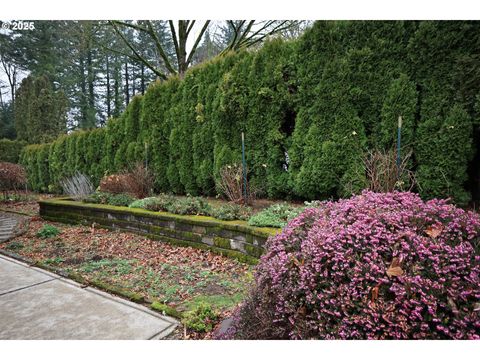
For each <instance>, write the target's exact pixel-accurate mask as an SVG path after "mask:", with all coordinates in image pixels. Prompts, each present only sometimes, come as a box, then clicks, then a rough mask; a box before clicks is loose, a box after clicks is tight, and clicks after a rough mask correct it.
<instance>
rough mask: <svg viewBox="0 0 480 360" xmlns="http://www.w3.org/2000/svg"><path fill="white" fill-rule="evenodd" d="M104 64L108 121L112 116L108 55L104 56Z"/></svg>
mask: <svg viewBox="0 0 480 360" xmlns="http://www.w3.org/2000/svg"><path fill="white" fill-rule="evenodd" d="M105 64H106V66H107V69H106V72H107V74H106V75H107V99H106V103H107V119H109V118H110V117H111V116H112V104H111V103H112V94H111V90H110V61H109V56H108V54H107V55H106V56H105Z"/></svg>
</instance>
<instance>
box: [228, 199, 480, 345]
mask: <svg viewBox="0 0 480 360" xmlns="http://www.w3.org/2000/svg"><path fill="white" fill-rule="evenodd" d="M479 243H480V217H479V216H478V214H475V213H473V212H466V211H464V210H462V209H459V208H456V207H455V206H453V205H449V204H447V202H446V201H444V200H431V201H428V202H424V201H422V200H421V199H420V198H419V196H418V195H416V194H413V193H402V192H393V193H387V194H380V193H373V192H368V191H364V192H363V193H362V194H361V195H359V196H355V197H353V198H351V199H347V200H340V201H338V202H325V203H323V204H322V205H321V207H319V208H314V209H307V210H305V211H304V212H303V213H302V214H301V215H300V216H298V217H297V218H295V219H294V220H292V221H291V222H290V223H289V224H288V225H287V227H286V228H285V229H284V230H283V232H282V233H281V234H279V235H277V236H276V237H272V238H271V239H270V240H269V241H268V243H267V251H266V253H265V255H264V256H263V257H262V259H261V261H260V263H259V265H258V267H257V271H256V285H255V288H254V290H253V291H252V293H251V294H250V296H249V298H248V300H247V301H246V302H245V303H244V304H243V305H242V306H241V307H240V308H239V309H238V311H237V314H236V316H235V318H234V322H233V325H232V327H231V328H230V329H229V331H228V332H227V333H226V334H225V335H224V337H227V338H244V339H245V338H293V339H298V338H300V339H305V338H320V339H445V338H450V339H480V278H479V277H480V251H479V247H480V244H479Z"/></svg>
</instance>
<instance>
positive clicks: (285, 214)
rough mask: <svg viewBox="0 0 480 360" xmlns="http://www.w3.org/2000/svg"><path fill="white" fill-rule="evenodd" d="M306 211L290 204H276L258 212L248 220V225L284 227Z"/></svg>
mask: <svg viewBox="0 0 480 360" xmlns="http://www.w3.org/2000/svg"><path fill="white" fill-rule="evenodd" d="M303 210H304V208H303V207H295V206H292V205H288V204H275V205H272V206H270V207H268V208H266V209H265V210H262V211H260V212H258V213H257V214H255V215H253V216H252V217H251V218H250V220H248V225H251V226H260V227H278V228H281V227H284V226H285V225H287V223H288V222H289V221H290V220H292V219H293V218H294V217H296V216H297V215H299V214H300V213H301V212H302V211H303Z"/></svg>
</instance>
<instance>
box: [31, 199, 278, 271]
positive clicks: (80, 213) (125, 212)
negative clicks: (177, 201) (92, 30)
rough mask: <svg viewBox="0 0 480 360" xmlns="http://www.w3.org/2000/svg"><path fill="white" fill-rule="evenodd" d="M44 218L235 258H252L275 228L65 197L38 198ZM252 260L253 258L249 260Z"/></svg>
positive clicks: (255, 256)
mask: <svg viewBox="0 0 480 360" xmlns="http://www.w3.org/2000/svg"><path fill="white" fill-rule="evenodd" d="M39 204H40V216H41V217H42V218H44V219H46V220H51V221H58V222H64V223H74V224H84V225H91V224H92V223H95V224H97V225H99V226H101V227H105V228H109V229H118V230H124V231H129V232H134V233H138V234H144V235H145V236H148V237H150V238H153V239H156V240H161V241H168V242H171V243H176V244H179V245H189V246H194V247H200V248H210V249H212V250H214V251H216V252H220V253H223V254H225V255H227V256H233V257H236V258H238V259H239V260H243V261H247V262H255V261H254V259H256V258H259V257H260V256H261V254H262V253H263V247H264V245H265V242H266V241H267V239H268V237H269V236H270V235H274V234H276V233H277V232H279V231H280V230H279V229H270V228H255V227H251V226H248V225H246V222H244V221H222V220H217V219H214V218H212V217H208V216H189V215H175V214H170V213H165V212H152V211H147V210H143V209H131V208H128V207H120V206H110V205H99V204H86V203H82V202H77V201H72V200H69V199H54V200H44V201H39ZM252 260H253V261H252Z"/></svg>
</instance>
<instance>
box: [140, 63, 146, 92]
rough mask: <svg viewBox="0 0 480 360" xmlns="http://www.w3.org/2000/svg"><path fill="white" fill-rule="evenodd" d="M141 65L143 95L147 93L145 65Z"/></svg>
mask: <svg viewBox="0 0 480 360" xmlns="http://www.w3.org/2000/svg"><path fill="white" fill-rule="evenodd" d="M141 65H142V66H141V68H140V71H141V78H140V86H141V90H142V95H145V65H143V63H142V64H141Z"/></svg>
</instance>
